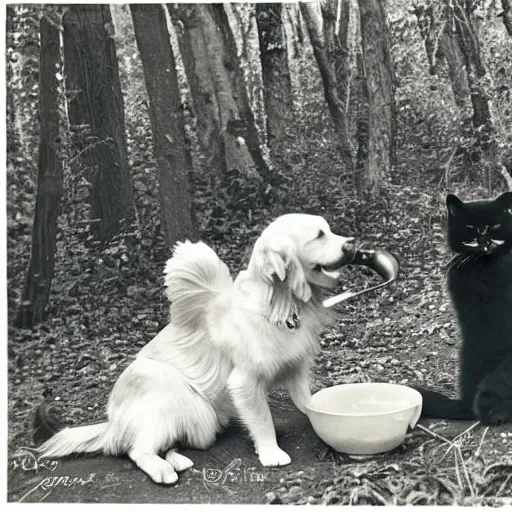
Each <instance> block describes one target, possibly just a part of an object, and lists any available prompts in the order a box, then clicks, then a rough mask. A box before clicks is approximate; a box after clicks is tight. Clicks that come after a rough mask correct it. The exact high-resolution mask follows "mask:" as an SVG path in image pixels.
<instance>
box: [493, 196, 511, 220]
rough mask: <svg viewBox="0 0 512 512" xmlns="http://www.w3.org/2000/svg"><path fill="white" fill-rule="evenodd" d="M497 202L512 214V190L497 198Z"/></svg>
mask: <svg viewBox="0 0 512 512" xmlns="http://www.w3.org/2000/svg"><path fill="white" fill-rule="evenodd" d="M496 202H497V203H499V204H500V205H501V206H502V207H503V209H504V210H505V211H506V212H507V213H508V214H509V215H512V192H505V193H504V194H501V196H499V197H497V198H496Z"/></svg>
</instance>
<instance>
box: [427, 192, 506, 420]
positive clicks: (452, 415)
mask: <svg viewBox="0 0 512 512" xmlns="http://www.w3.org/2000/svg"><path fill="white" fill-rule="evenodd" d="M446 206H447V208H448V245H449V246H450V248H451V249H452V250H453V251H454V252H456V253H457V254H456V255H455V257H454V258H453V260H452V261H451V262H450V264H449V269H448V290H449V292H450V296H451V300H452V303H453V306H454V309H455V311H456V313H457V318H458V321H459V326H460V332H461V336H462V346H461V350H460V389H461V399H460V400H452V399H450V398H447V397H446V396H444V395H442V394H440V393H436V392H433V391H425V390H419V391H420V392H421V394H422V395H423V411H422V415H423V416H426V417H431V418H444V419H478V420H480V421H481V422H482V423H483V424H484V425H491V424H499V423H503V422H507V421H512V192H506V193H505V194H502V195H501V196H500V197H498V198H497V199H495V200H494V201H475V202H470V203H464V202H462V201H461V200H460V199H459V198H458V197H456V196H454V195H448V197H447V198H446Z"/></svg>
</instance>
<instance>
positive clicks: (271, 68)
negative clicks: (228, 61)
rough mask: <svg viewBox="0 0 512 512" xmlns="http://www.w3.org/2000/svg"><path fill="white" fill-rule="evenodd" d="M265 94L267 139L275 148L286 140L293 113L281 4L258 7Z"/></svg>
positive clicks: (271, 146) (260, 5)
mask: <svg viewBox="0 0 512 512" xmlns="http://www.w3.org/2000/svg"><path fill="white" fill-rule="evenodd" d="M256 12H257V22H258V36H259V41H260V53H261V69H262V75H263V95H264V99H265V110H266V113H267V136H268V142H269V146H270V148H271V149H273V148H274V145H275V142H276V141H278V140H279V141H284V140H285V135H286V128H287V125H288V122H287V119H289V118H290V113H291V112H292V110H293V102H292V92H291V87H292V85H291V78H290V69H289V67H288V52H287V48H286V37H285V33H284V26H283V22H282V16H283V12H282V5H281V4H261V3H260V4H257V5H256Z"/></svg>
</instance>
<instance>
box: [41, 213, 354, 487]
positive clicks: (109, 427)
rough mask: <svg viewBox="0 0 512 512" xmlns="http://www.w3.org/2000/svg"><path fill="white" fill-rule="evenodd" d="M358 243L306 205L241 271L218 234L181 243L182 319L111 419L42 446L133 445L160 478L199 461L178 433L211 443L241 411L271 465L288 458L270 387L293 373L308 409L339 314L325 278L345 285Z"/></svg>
mask: <svg viewBox="0 0 512 512" xmlns="http://www.w3.org/2000/svg"><path fill="white" fill-rule="evenodd" d="M353 253H354V244H353V243H352V239H349V238H344V237H341V236H337V235H335V234H333V233H332V232H331V230H330V228H329V225H328V224H327V222H326V221H325V220H324V219H323V218H322V217H317V216H313V215H304V214H290V215H284V216H282V217H279V218H278V219H277V220H275V221H274V222H273V223H272V224H270V226H269V227H267V229H265V230H264V231H263V233H262V235H261V237H260V238H259V239H258V240H257V242H256V244H255V246H254V250H253V253H252V256H251V259H250V262H249V265H248V268H247V270H245V271H243V272H241V273H240V274H239V275H238V277H237V278H236V280H235V281H234V282H233V280H232V279H231V276H230V274H229V270H228V268H227V266H226V265H225V264H224V263H223V262H222V261H221V260H220V259H219V258H218V256H217V255H216V254H215V252H214V251H213V250H212V249H210V248H209V247H208V246H207V245H205V244H204V243H201V242H200V243H190V242H185V243H179V244H177V246H176V248H175V251H174V256H173V257H172V258H171V259H170V260H169V261H168V262H167V265H166V268H165V284H166V287H167V289H166V295H167V297H168V298H169V300H170V301H171V323H170V324H169V325H167V327H165V328H164V329H163V330H162V331H161V332H160V333H159V334H158V335H157V336H156V337H155V338H154V339H153V340H151V341H150V342H149V343H148V344H147V345H146V346H145V347H144V348H143V349H142V350H141V351H140V352H139V353H138V355H137V357H136V359H135V360H134V361H133V362H132V363H131V364H130V366H128V368H126V370H125V371H124V372H123V373H122V374H121V375H120V377H119V379H118V380H117V382H116V383H115V385H114V388H113V390H112V394H111V396H110V400H109V403H108V409H107V414H108V421H106V422H104V423H99V424H93V425H86V426H80V427H74V428H65V429H64V430H61V431H60V432H58V433H57V434H55V435H54V436H53V437H51V438H50V439H49V440H48V441H46V442H45V443H44V444H43V445H42V446H41V447H40V452H41V453H42V456H44V457H60V456H64V455H68V454H71V453H74V452H94V451H99V450H102V451H103V452H104V453H105V454H112V455H120V454H123V453H128V455H129V457H130V458H131V459H132V460H133V461H134V462H135V463H136V464H137V465H138V466H139V467H140V468H141V469H142V470H143V471H145V472H146V473H147V474H148V475H149V476H150V477H151V478H152V479H153V480H154V481H155V482H158V483H165V484H172V483H175V482H176V481H177V479H178V475H177V472H179V471H182V470H184V469H186V468H189V467H191V466H192V461H190V460H189V459H188V458H186V457H184V456H183V455H180V454H179V453H177V451H176V449H175V445H176V443H177V442H181V443H184V444H185V445H188V446H190V447H192V448H196V449H207V448H208V447H210V446H211V445H212V444H213V443H214V442H215V437H216V434H217V433H218V432H219V431H220V430H221V429H222V428H223V427H225V426H226V425H227V423H228V422H229V420H230V418H232V417H238V418H240V419H241V420H242V421H243V422H244V423H245V425H246V426H247V428H248V430H249V433H250V435H251V437H252V440H253V441H254V445H255V449H256V452H257V454H258V456H259V459H260V461H261V463H262V464H263V465H264V466H282V465H285V464H288V463H289V462H290V457H289V456H288V454H287V453H285V452H284V451H283V450H281V449H280V448H279V446H278V444H277V441H276V435H275V430H274V425H273V422H272V417H271V414H270V409H269V406H268V403H267V399H266V393H267V391H268V390H269V388H270V387H271V386H272V385H273V384H274V383H276V382H282V383H284V384H285V386H286V388H287V389H288V391H289V393H290V395H291V398H292V400H293V402H294V403H295V405H296V406H297V407H298V408H299V410H301V411H302V412H304V411H305V408H304V407H305V405H306V404H307V403H308V401H309V400H310V398H311V394H310V390H309V377H308V374H309V368H310V365H311V363H312V360H313V358H314V355H315V352H316V350H317V347H318V337H319V335H320V333H321V332H322V331H323V330H324V329H325V328H326V326H327V325H328V323H329V321H330V314H329V311H328V310H326V309H325V308H323V307H322V305H321V301H320V289H321V288H333V287H334V286H335V285H336V283H337V281H338V278H339V273H337V272H336V270H337V269H338V268H340V267H341V266H342V265H343V264H345V263H349V262H350V261H351V260H352V257H353ZM165 451H167V453H166V455H165V458H161V457H160V455H159V454H160V453H162V452H165Z"/></svg>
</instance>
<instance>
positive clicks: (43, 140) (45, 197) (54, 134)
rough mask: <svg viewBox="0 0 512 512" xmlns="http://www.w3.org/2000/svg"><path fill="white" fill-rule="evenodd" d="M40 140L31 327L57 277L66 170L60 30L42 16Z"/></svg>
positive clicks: (28, 294) (28, 285) (28, 300)
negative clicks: (61, 146)
mask: <svg viewBox="0 0 512 512" xmlns="http://www.w3.org/2000/svg"><path fill="white" fill-rule="evenodd" d="M40 35H41V43H40V44H41V52H40V67H39V69H40V78H39V81H40V89H39V119H40V128H41V129H40V140H39V159H38V178H37V194H36V208H35V215H34V224H33V228H32V248H31V252H30V262H29V267H28V271H27V276H26V280H25V287H24V290H23V294H22V302H21V304H20V308H19V310H18V315H17V318H16V321H15V323H16V325H17V326H19V327H24V328H30V327H33V326H34V325H36V324H38V323H39V322H41V321H42V320H43V319H44V318H45V315H46V307H47V305H48V301H49V297H50V289H51V283H52V279H53V274H54V256H55V245H56V239H57V218H58V212H59V201H60V198H61V196H62V192H63V190H62V188H63V171H62V162H61V160H60V157H59V143H60V141H59V110H58V106H59V105H58V85H59V84H58V81H57V77H56V72H57V64H58V63H59V62H60V39H59V29H58V28H57V27H56V26H55V24H54V23H51V22H50V21H48V19H47V18H46V17H45V16H43V17H42V18H41V21H40Z"/></svg>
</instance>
